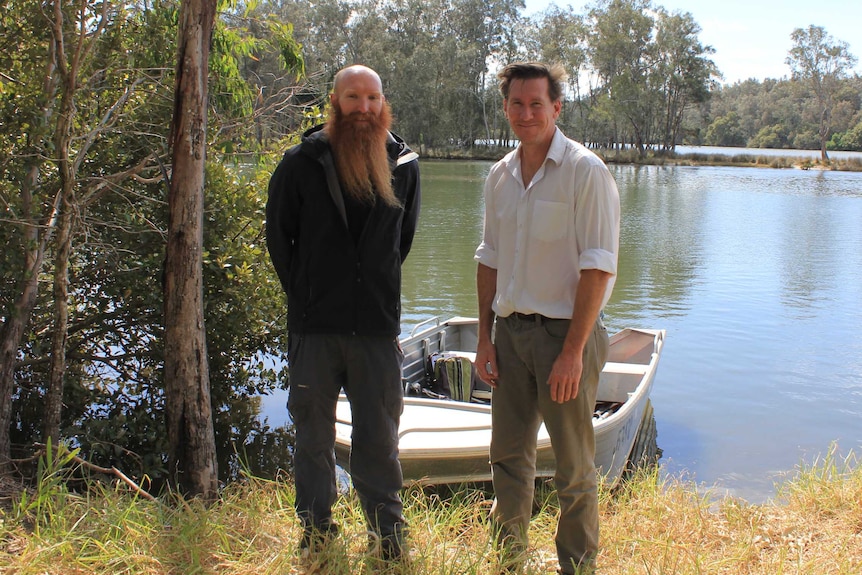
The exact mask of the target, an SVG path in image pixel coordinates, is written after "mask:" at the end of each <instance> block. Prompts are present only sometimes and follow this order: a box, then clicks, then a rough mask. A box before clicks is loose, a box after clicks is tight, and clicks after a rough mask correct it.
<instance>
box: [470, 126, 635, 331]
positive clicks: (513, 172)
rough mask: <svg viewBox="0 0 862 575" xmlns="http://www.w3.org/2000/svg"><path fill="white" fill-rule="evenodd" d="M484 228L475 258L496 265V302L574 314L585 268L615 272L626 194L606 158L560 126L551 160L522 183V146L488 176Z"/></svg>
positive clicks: (505, 307)
mask: <svg viewBox="0 0 862 575" xmlns="http://www.w3.org/2000/svg"><path fill="white" fill-rule="evenodd" d="M484 193H485V228H484V232H483V236H482V243H481V244H479V247H478V248H477V249H476V255H475V258H474V259H475V260H476V261H478V262H479V263H481V264H484V265H486V266H488V267H490V268H494V269H496V270H497V293H496V296H495V297H494V301H493V305H492V308H493V310H494V313H496V314H497V315H498V316H501V317H505V316H508V315H510V314H511V313H512V312H519V313H525V314H531V313H538V314H541V315H544V316H546V317H551V318H560V319H567V318H571V317H572V312H573V310H574V306H575V293H576V292H577V288H578V279H579V277H580V271H581V270H587V269H598V270H602V271H605V272H608V273H610V274H612V275H613V277H611V279H610V281H609V282H608V286H607V290H606V292H605V296H604V299H603V301H602V307H604V306H605V304H606V303H607V302H608V299H609V298H610V296H611V291H612V290H613V287H614V280H615V279H616V273H617V254H618V252H619V235H620V234H619V232H620V197H619V192H618V190H617V186H616V183H615V182H614V179H613V176H611V174H610V172H609V171H608V169H607V166H605V164H604V162H602V160H601V159H600V158H599V157H598V156H596V155H595V154H594V153H592V152H591V151H589V150H588V149H587V148H586V147H584V146H583V145H581V144H579V143H577V142H575V141H572V140H570V139H568V138H567V137H566V136H565V135H564V134H563V133H562V131H560V129H559V128H557V130H556V132H555V134H554V138H553V140H552V141H551V147H550V149H549V150H548V155H547V157H546V158H545V162H544V163H543V164H542V166H541V167H540V168H539V171H537V172H536V174H535V176H533V180H532V182H530V184H529V185H528V186H526V187H525V186H524V182H523V177H522V172H521V160H520V154H519V150H517V149H516V150H515V151H513V152H510V153H509V154H507V155H506V157H504V158H503V159H502V160H500V161H499V162H497V163H496V164H494V166H493V167H492V168H491V171H490V173H489V174H488V178H487V180H486V181H485V192H484Z"/></svg>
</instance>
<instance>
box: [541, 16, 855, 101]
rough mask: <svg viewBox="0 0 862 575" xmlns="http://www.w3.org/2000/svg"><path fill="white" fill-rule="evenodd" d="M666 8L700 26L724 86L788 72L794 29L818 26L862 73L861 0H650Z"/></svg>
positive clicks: (779, 76)
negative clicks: (844, 49) (842, 47)
mask: <svg viewBox="0 0 862 575" xmlns="http://www.w3.org/2000/svg"><path fill="white" fill-rule="evenodd" d="M525 4H526V10H525V12H524V13H525V14H527V15H532V14H535V13H537V12H540V11H542V10H544V9H545V8H546V7H547V6H549V5H551V4H556V5H557V6H561V7H564V6H571V7H572V8H573V9H574V11H575V12H576V13H578V14H585V13H586V12H587V8H586V6H588V5H592V4H593V3H592V2H582V1H579V0H574V1H571V0H570V1H567V0H525ZM653 5H654V6H662V7H664V8H665V9H666V10H667V11H668V12H683V13H684V12H689V13H691V15H692V16H693V17H694V20H695V22H697V23H698V24H699V25H700V27H701V33H700V36H699V38H700V41H701V43H703V44H704V45H709V46H712V47H713V48H714V49H715V53H714V54H713V55H712V61H713V62H715V64H716V66H717V67H718V69H719V71H720V72H721V73H722V74H723V75H724V79H723V80H722V81H721V82H722V83H724V84H733V83H735V82H738V81H742V80H747V79H749V78H756V79H757V80H761V81H762V80H765V79H766V78H775V79H779V78H784V77H789V76H790V68H789V67H788V66H787V64H786V63H785V59H786V58H787V53H788V52H789V51H790V48H791V47H792V45H793V42H792V41H791V39H790V34H791V33H792V32H793V30H794V29H796V28H808V26H811V25H814V26H820V27H821V28H823V29H824V30H825V31H826V33H827V34H828V35H830V36H832V38H833V40H835V41H838V40H840V41H844V42H847V43H848V44H849V46H850V53H851V54H852V55H853V56H855V57H856V59H857V65H856V68H855V71H856V72H857V73H860V74H862V65H860V62H862V2H860V1H859V0H717V1H716V0H712V1H710V0H653Z"/></svg>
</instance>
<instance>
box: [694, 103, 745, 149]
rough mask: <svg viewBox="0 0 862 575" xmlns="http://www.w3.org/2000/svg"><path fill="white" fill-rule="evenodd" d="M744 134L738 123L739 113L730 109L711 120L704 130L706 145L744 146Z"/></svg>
mask: <svg viewBox="0 0 862 575" xmlns="http://www.w3.org/2000/svg"><path fill="white" fill-rule="evenodd" d="M745 140H746V138H745V134H744V133H743V131H742V128H741V126H740V125H739V115H738V114H737V113H736V112H734V111H731V112H729V113H728V114H727V115H726V116H721V117H718V118H716V119H715V120H713V122H712V123H711V124H710V125H709V127H708V128H707V130H706V138H705V140H704V143H705V144H706V145H708V146H745Z"/></svg>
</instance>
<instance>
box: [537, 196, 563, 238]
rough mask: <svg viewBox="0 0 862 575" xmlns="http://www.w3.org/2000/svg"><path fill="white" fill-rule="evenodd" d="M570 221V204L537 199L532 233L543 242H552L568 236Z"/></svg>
mask: <svg viewBox="0 0 862 575" xmlns="http://www.w3.org/2000/svg"><path fill="white" fill-rule="evenodd" d="M568 222H569V209H568V205H567V204H565V203H563V202H549V201H547V200H536V203H535V204H534V205H533V221H532V223H531V226H530V235H531V236H532V237H534V238H536V239H537V240H540V241H543V242H552V241H555V240H559V239H561V238H564V237H565V236H566V229H567V228H568Z"/></svg>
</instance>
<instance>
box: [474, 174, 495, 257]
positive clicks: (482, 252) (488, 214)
mask: <svg viewBox="0 0 862 575" xmlns="http://www.w3.org/2000/svg"><path fill="white" fill-rule="evenodd" d="M492 180H496V178H494V177H493V174H489V176H488V178H486V180H485V190H484V194H483V195H484V198H485V223H484V225H483V227H482V242H481V243H480V244H479V247H478V248H476V254H475V255H474V256H473V259H474V260H476V261H477V262H479V263H480V264H482V265H484V266H487V267H489V268H493V269H497V234H498V233H499V232H498V231H499V225H498V222H497V218H496V217H495V216H494V213H495V212H494V198H493V195H492V194H491V191H492V190H493V189H494V183H492Z"/></svg>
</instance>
